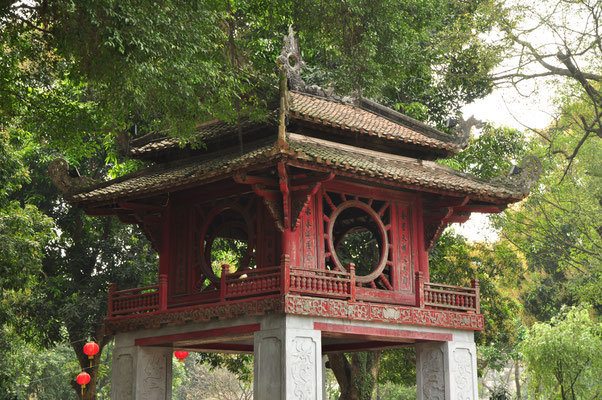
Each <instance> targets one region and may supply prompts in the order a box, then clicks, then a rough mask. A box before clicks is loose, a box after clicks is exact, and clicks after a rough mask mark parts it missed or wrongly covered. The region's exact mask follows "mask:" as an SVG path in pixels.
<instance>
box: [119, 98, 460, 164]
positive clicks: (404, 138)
mask: <svg viewBox="0 0 602 400" xmlns="http://www.w3.org/2000/svg"><path fill="white" fill-rule="evenodd" d="M288 95H289V97H288V99H289V100H288V107H287V116H288V123H289V125H291V124H294V123H295V122H296V121H301V122H303V123H305V124H309V125H313V126H315V127H317V128H320V129H323V128H324V127H329V128H334V131H333V132H332V133H331V135H330V136H331V137H332V139H333V140H337V136H341V135H344V134H354V135H360V136H363V137H365V138H371V139H373V140H382V141H384V142H387V143H389V144H394V145H397V146H404V145H405V147H408V146H409V147H411V148H412V149H415V150H416V149H418V150H419V151H420V152H422V153H432V154H434V155H435V156H439V157H441V156H447V155H451V154H456V153H458V152H459V151H460V150H461V149H462V147H463V146H464V143H463V142H462V138H458V137H456V136H451V135H448V134H445V133H443V132H440V131H438V130H436V129H434V128H432V127H430V126H428V125H426V124H424V123H422V122H420V121H417V120H414V119H412V118H410V117H408V116H405V115H403V114H400V113H398V112H396V111H394V110H392V109H390V108H387V107H384V106H382V105H380V104H378V103H375V102H372V101H370V100H366V99H355V100H353V99H350V98H347V99H348V101H343V100H342V99H341V98H338V97H323V96H316V95H312V94H308V93H302V92H296V91H290V92H288ZM262 126H266V123H265V122H253V121H249V120H244V121H243V122H242V123H241V125H240V128H241V130H242V131H243V132H245V133H246V132H248V131H251V130H255V129H257V128H258V127H262ZM237 132H238V126H236V125H232V124H227V123H225V122H223V121H220V120H211V121H207V122H205V123H203V124H199V126H198V127H197V130H196V132H195V136H196V139H199V140H200V141H202V142H210V141H214V140H217V139H219V138H224V137H226V136H231V135H234V134H236V133H237ZM306 134H308V133H307V132H306ZM368 140H370V139H368ZM180 147H181V144H180V142H179V141H178V140H177V139H174V138H169V137H157V138H155V139H151V140H146V141H144V142H142V143H136V142H135V141H134V142H133V143H132V146H131V148H130V151H129V154H130V156H131V157H134V158H147V159H151V158H153V157H154V156H156V155H157V154H159V153H161V152H163V153H165V152H168V151H170V150H176V149H178V148H180ZM390 150H391V152H395V150H396V148H395V147H391V148H390ZM430 158H432V157H430Z"/></svg>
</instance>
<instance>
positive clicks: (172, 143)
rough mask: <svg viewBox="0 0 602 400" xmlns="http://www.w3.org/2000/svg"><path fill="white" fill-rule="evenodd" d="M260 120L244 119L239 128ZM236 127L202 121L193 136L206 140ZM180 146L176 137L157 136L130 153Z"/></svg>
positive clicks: (147, 152) (138, 153) (146, 152)
mask: <svg viewBox="0 0 602 400" xmlns="http://www.w3.org/2000/svg"><path fill="white" fill-rule="evenodd" d="M262 125H263V124H262V123H260V122H252V121H249V120H245V121H243V122H242V123H241V128H242V129H244V130H246V129H250V128H255V127H259V126H262ZM236 129H237V125H232V124H228V123H226V122H223V121H220V120H218V119H214V120H211V121H207V122H204V123H202V124H199V125H198V126H197V129H196V132H195V136H196V138H198V139H200V140H201V141H208V140H211V139H214V138H217V137H219V136H223V135H226V134H228V133H232V132H234V131H235V130H236ZM178 147H180V143H179V142H178V140H177V139H173V138H158V139H156V140H154V141H152V142H150V143H147V144H145V145H143V146H140V147H132V149H131V150H130V155H131V156H132V157H140V156H143V155H145V154H149V153H154V152H157V151H161V150H169V149H175V148H178Z"/></svg>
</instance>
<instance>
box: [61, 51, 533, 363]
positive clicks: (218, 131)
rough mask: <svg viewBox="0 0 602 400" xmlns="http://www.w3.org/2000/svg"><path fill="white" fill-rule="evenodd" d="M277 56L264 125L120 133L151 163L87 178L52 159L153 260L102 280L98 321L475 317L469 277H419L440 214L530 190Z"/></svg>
mask: <svg viewBox="0 0 602 400" xmlns="http://www.w3.org/2000/svg"><path fill="white" fill-rule="evenodd" d="M283 63H284V64H283V68H284V69H285V70H287V69H289V71H288V72H289V84H291V83H295V82H296V83H295V85H297V86H295V85H293V87H292V88H290V89H292V90H290V89H289V88H287V87H286V84H283V85H282V87H281V90H280V93H279V94H278V95H277V96H278V98H279V100H280V106H279V107H277V108H276V109H275V113H277V114H278V120H277V121H275V122H252V121H245V120H243V121H242V122H241V124H240V125H239V126H238V127H236V126H231V125H228V124H225V123H223V122H221V121H217V120H214V121H208V122H205V123H203V124H199V126H198V136H199V137H200V139H202V140H203V142H204V143H205V145H206V146H205V147H204V148H203V149H197V148H193V147H190V146H185V147H180V146H179V144H178V142H177V141H175V140H173V139H170V138H165V137H160V135H147V136H144V137H141V138H133V139H131V140H130V141H129V143H128V146H127V149H126V150H127V152H128V154H129V155H130V156H131V157H135V158H138V159H141V160H145V161H148V162H149V163H150V165H149V166H148V167H147V168H145V169H143V170H142V171H140V172H138V173H135V174H132V175H128V176H125V177H121V178H118V179H115V180H113V181H109V182H104V183H100V184H95V185H91V186H90V185H89V182H88V181H83V180H82V179H81V178H70V177H68V175H67V174H66V168H67V167H66V164H65V163H64V162H63V161H61V160H59V161H56V162H54V163H53V164H52V166H51V172H52V176H53V179H54V181H55V183H56V184H57V185H58V186H59V187H60V188H61V189H63V191H64V193H65V196H66V197H67V199H68V200H69V201H70V202H71V203H72V204H74V205H76V206H78V207H82V208H84V209H85V210H86V212H87V213H88V214H90V215H97V216H100V215H115V216H117V217H119V219H120V220H121V221H122V222H123V223H128V224H136V225H138V226H140V227H141V228H142V229H143V230H144V232H145V233H146V235H147V236H148V238H149V239H150V240H151V241H152V243H153V245H154V247H155V248H156V250H157V251H158V253H159V256H160V259H159V267H158V276H159V279H158V283H157V285H155V286H150V287H143V288H136V289H129V288H119V289H121V290H117V288H116V287H115V286H114V285H111V287H110V289H109V294H108V315H107V319H106V328H107V329H108V330H109V331H113V332H122V331H127V330H136V329H142V328H151V327H155V328H157V327H162V326H166V325H178V324H185V323H186V322H187V321H193V322H200V321H209V320H213V319H228V318H237V317H239V316H242V315H264V314H268V313H290V314H298V315H315V316H321V317H332V318H342V319H351V320H360V321H361V320H364V321H383V322H393V323H401V324H411V325H424V326H438V327H450V328H459V329H471V330H479V329H483V326H484V322H483V316H482V315H481V314H480V310H479V285H478V282H477V281H473V282H472V285H471V287H457V286H450V285H445V284H440V283H433V282H430V279H429V265H428V251H429V249H430V248H431V247H432V246H433V243H434V242H435V240H436V239H437V237H438V235H439V234H440V233H441V232H442V230H443V229H444V227H445V226H446V225H447V224H449V223H453V222H464V221H466V220H467V219H468V218H469V216H470V214H471V213H472V212H488V213H491V212H500V211H501V210H503V209H504V208H505V207H506V206H507V204H508V203H511V202H515V201H518V200H520V199H522V198H524V197H525V196H526V195H527V191H528V189H527V188H526V187H525V186H524V185H523V186H521V185H519V184H512V182H510V183H506V184H502V183H499V182H498V183H493V182H487V181H484V180H481V179H477V178H474V177H472V176H470V175H467V174H463V173H460V172H457V171H453V170H451V169H450V168H447V167H445V166H443V165H441V164H438V163H436V162H434V161H433V160H434V159H436V158H441V157H446V156H449V155H453V154H455V153H457V152H458V151H460V150H461V148H462V147H463V141H462V139H461V138H457V137H454V136H450V135H447V134H444V133H441V132H439V131H437V130H435V129H433V128H431V127H429V126H427V125H425V124H423V123H421V122H418V121H415V120H413V119H411V118H408V117H406V116H404V115H401V114H399V113H397V112H395V111H393V110H390V109H387V108H385V107H383V106H381V105H379V104H377V103H374V102H372V101H370V100H366V99H362V98H355V99H351V98H339V97H333V96H328V95H327V94H326V93H325V92H323V91H320V89H315V88H313V89H311V90H309V89H307V88H305V87H304V85H302V84H301V87H299V86H298V85H299V81H298V80H296V77H295V76H294V75H293V76H292V75H290V74H291V73H293V74H294V72H295V71H292V72H291V71H290V68H289V66H288V64H287V63H288V60H287V59H285V60H284V61H283ZM294 78H295V79H294ZM308 92H311V93H308ZM240 132H242V135H240ZM241 138H242V139H241ZM527 172H528V169H525V171H524V174H523V175H519V176H517V177H516V179H515V181H517V182H519V183H520V181H521V179H522V181H523V183H524V181H528V179H523V178H525V176H527V175H526V174H527ZM228 249H230V250H229V251H228ZM220 252H221V253H220ZM220 254H222V255H223V254H226V255H228V254H229V256H227V257H230V258H232V257H234V260H230V261H228V259H227V257H226V259H220V258H219V255H220ZM233 254H234V256H233ZM228 264H230V265H228ZM124 289H125V290H124ZM322 328H324V329H325V330H328V329H327V328H328V326H326V325H324V326H322ZM337 334H343V333H340V332H339V333H337ZM166 340H167V339H166ZM172 343H175V340H173V341H172ZM374 347H378V346H376V345H375V346H374ZM203 349H205V350H207V349H214V350H224V351H251V350H252V349H249V348H248V346H247V347H241V345H236V344H232V345H231V346H230V347H228V345H227V344H223V343H221V344H220V343H217V344H216V343H206V344H205V345H204V347H203Z"/></svg>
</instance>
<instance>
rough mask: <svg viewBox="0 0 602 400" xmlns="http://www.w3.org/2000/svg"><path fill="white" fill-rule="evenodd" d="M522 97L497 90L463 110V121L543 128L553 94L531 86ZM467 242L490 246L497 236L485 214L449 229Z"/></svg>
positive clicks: (510, 91)
mask: <svg viewBox="0 0 602 400" xmlns="http://www.w3.org/2000/svg"><path fill="white" fill-rule="evenodd" d="M521 93H522V94H523V95H521V94H519V93H518V91H517V90H516V89H515V88H513V87H510V88H500V89H496V90H494V91H493V93H491V94H490V95H488V96H487V97H485V98H483V99H479V100H477V101H476V102H474V103H472V104H468V105H466V106H465V107H464V108H463V114H464V119H467V118H468V117H470V116H471V115H474V116H475V118H477V119H479V120H483V121H487V122H491V123H493V124H494V125H498V126H509V127H512V128H516V129H520V130H525V127H530V128H536V129H541V128H545V127H546V126H547V125H548V124H549V123H550V122H551V120H552V118H551V113H552V110H553V106H552V104H551V102H550V100H551V96H552V94H551V93H550V92H549V91H547V90H545V88H544V89H541V88H540V89H538V90H536V89H535V88H534V87H533V86H532V85H528V84H526V85H524V86H523V87H522V88H521ZM448 229H454V230H455V231H456V232H457V233H459V234H461V235H462V236H464V237H466V238H467V239H468V240H470V241H473V242H475V241H483V240H487V241H490V242H493V241H495V240H496V239H497V234H496V232H495V230H493V229H492V228H491V227H490V226H489V218H488V216H487V214H480V213H474V214H472V216H471V217H470V219H469V220H468V222H465V223H463V224H452V225H451V228H448Z"/></svg>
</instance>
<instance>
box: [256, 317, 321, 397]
mask: <svg viewBox="0 0 602 400" xmlns="http://www.w3.org/2000/svg"><path fill="white" fill-rule="evenodd" d="M254 347H255V348H254V352H255V365H254V370H255V377H254V382H253V388H254V389H253V390H254V393H253V395H254V396H253V398H254V399H255V400H274V399H281V400H292V399H300V400H301V399H302V400H322V390H323V389H322V386H323V377H322V336H321V332H320V331H316V330H314V329H313V324H311V321H310V320H308V319H305V318H303V317H298V316H291V315H287V316H274V317H270V318H268V319H266V320H265V321H264V322H263V323H262V329H261V330H260V331H258V332H255V338H254Z"/></svg>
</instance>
